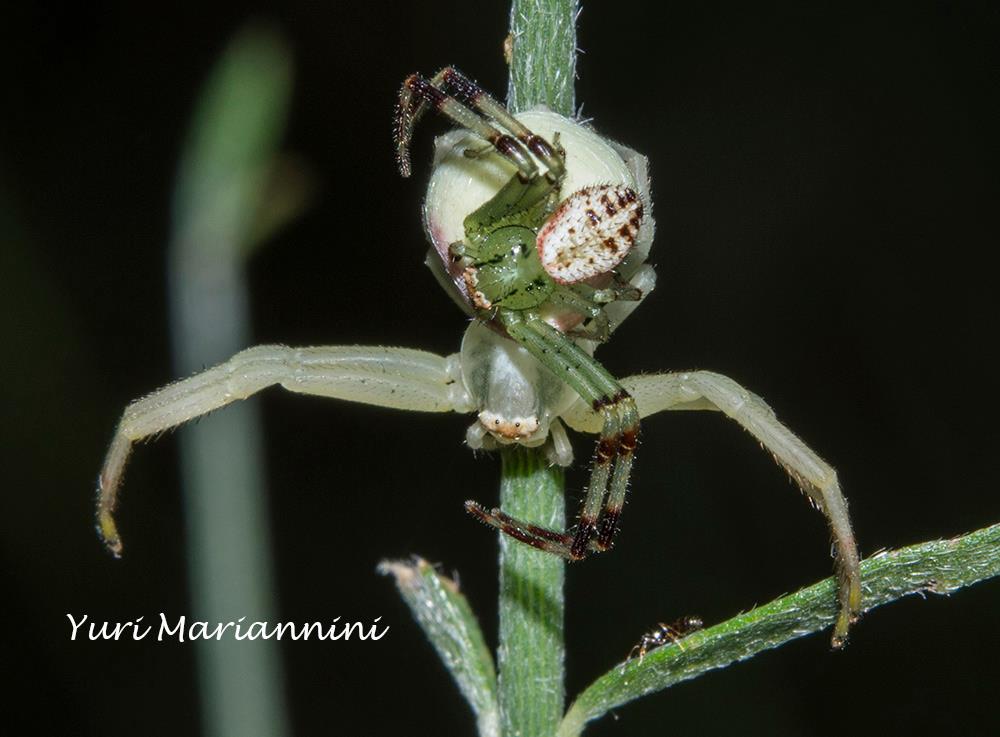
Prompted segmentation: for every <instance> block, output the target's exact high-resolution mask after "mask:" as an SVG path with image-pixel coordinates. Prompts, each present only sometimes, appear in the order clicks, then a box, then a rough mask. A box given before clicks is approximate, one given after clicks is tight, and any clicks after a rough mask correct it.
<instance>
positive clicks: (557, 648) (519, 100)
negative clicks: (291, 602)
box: [497, 0, 578, 737]
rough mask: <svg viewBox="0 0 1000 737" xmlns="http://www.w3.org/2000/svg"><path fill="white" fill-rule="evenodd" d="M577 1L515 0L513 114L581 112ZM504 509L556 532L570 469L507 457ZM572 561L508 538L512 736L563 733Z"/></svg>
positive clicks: (505, 698) (524, 452)
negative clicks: (567, 582)
mask: <svg viewBox="0 0 1000 737" xmlns="http://www.w3.org/2000/svg"><path fill="white" fill-rule="evenodd" d="M577 7H578V3H577V0H513V2H512V4H511V12H510V39H509V41H510V46H509V48H510V50H511V56H510V59H509V63H510V84H509V86H508V91H507V105H508V107H509V108H510V109H511V110H513V111H514V112H518V111H521V110H525V109H527V108H530V107H533V106H535V105H546V106H548V107H549V108H550V109H552V110H554V111H556V112H559V113H562V114H563V115H572V114H573V110H574V105H575V101H574V93H573V84H574V80H575V77H576V16H577ZM501 456H502V471H501V479H500V505H501V507H502V508H503V510H504V511H505V512H506V513H507V514H509V515H511V516H513V517H517V518H519V519H524V520H529V521H532V522H535V523H537V524H541V525H544V526H545V527H549V528H551V529H556V530H561V529H563V528H564V527H565V524H566V504H565V479H564V476H563V472H562V469H560V468H557V467H552V466H550V465H549V464H548V461H547V460H546V458H545V456H544V454H543V453H542V452H541V451H540V450H539V449H537V448H523V447H510V448H506V449H505V450H504V451H503V452H502V453H501ZM564 579H565V563H564V562H563V561H562V559H560V558H558V557H556V556H554V555H549V554H547V553H542V552H540V551H538V550H535V549H533V548H530V547H528V546H527V545H524V544H522V543H519V542H516V541H515V540H513V539H511V538H508V537H507V536H505V535H501V536H500V644H499V648H498V650H497V666H498V670H499V683H498V689H499V702H500V720H501V722H500V723H501V730H502V732H501V733H502V734H503V735H510V736H514V735H517V737H549V736H550V735H553V734H555V731H556V729H557V728H558V725H559V722H560V720H561V719H562V714H563V709H564V703H565V698H566V696H565V688H566V686H565V682H566V681H565V665H564V661H565V643H564V638H563V612H564V601H563V582H564Z"/></svg>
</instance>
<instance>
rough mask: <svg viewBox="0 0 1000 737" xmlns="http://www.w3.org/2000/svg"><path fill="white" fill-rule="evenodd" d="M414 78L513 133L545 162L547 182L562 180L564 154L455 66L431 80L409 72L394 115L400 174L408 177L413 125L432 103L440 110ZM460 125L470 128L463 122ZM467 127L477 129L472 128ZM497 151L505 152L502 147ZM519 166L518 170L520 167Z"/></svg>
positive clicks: (449, 67)
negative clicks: (395, 115) (473, 109)
mask: <svg viewBox="0 0 1000 737" xmlns="http://www.w3.org/2000/svg"><path fill="white" fill-rule="evenodd" d="M414 77H418V78H419V79H422V80H424V82H426V84H427V85H429V86H430V87H431V88H433V89H434V90H437V91H439V92H440V93H442V94H444V95H445V96H447V95H448V94H449V92H450V94H451V95H454V99H457V100H458V101H460V102H462V103H464V104H465V105H468V106H469V107H472V108H475V109H476V110H478V111H480V112H481V113H483V114H484V115H486V116H488V117H490V118H492V119H493V120H494V121H495V122H496V123H497V124H498V125H500V126H501V127H503V128H506V129H507V130H508V131H510V132H511V133H513V134H514V136H515V137H516V139H517V140H518V141H519V142H520V143H521V144H522V145H523V146H524V148H526V149H527V150H529V151H531V153H533V154H534V155H535V156H537V157H538V158H539V159H540V160H541V161H542V163H544V164H545V166H546V167H547V171H546V172H545V178H546V179H548V180H549V182H551V183H557V182H561V181H562V178H563V176H565V173H566V165H565V161H564V159H565V156H564V154H563V153H562V152H561V151H560V150H557V148H556V147H554V146H553V145H552V144H550V143H549V142H548V141H546V140H545V139H544V138H542V137H541V136H538V135H535V134H534V133H532V132H531V131H530V130H529V129H528V128H527V127H526V126H525V125H524V124H523V123H521V122H520V121H519V120H518V119H517V118H515V117H514V116H513V115H511V113H510V112H509V111H508V110H507V108H506V107H504V106H503V105H502V104H500V103H499V102H497V101H496V100H495V99H493V97H492V96H491V95H490V94H489V93H488V92H487V91H486V90H484V89H483V88H482V87H480V86H479V85H478V84H476V83H475V82H474V81H472V80H471V79H469V78H468V77H467V76H466V75H465V74H463V73H462V72H460V71H459V70H458V69H456V68H455V67H451V66H448V67H444V68H443V69H441V70H440V71H439V72H438V73H437V74H435V75H434V76H433V77H431V79H430V80H425V79H424V78H423V77H420V76H419V75H412V76H411V77H410V78H408V79H407V80H406V81H405V82H404V83H403V88H402V90H401V91H400V97H399V110H398V113H397V117H396V125H397V128H396V143H397V149H398V151H397V153H398V155H399V161H400V171H401V172H402V171H404V169H405V171H406V172H407V173H404V174H403V176H407V175H408V172H409V166H410V164H409V145H410V140H411V138H412V135H413V128H414V126H415V125H416V124H417V122H418V121H419V120H420V118H421V117H422V116H423V114H424V113H425V112H426V111H427V108H428V106H429V105H434V106H435V107H437V109H439V110H441V107H440V105H439V103H438V102H437V100H436V99H435V97H434V96H433V94H427V92H426V90H423V89H419V88H422V87H423V85H421V84H420V83H419V82H414V83H410V80H412V79H413V78H414ZM442 112H443V111H442ZM446 114H447V113H446ZM460 124H461V125H463V126H464V127H467V128H469V126H467V125H465V124H464V123H460ZM470 129H471V130H476V129H474V128H470ZM476 132H477V133H479V135H481V136H482V137H483V138H485V139H486V140H488V141H490V143H491V144H493V145H494V146H495V147H496V148H497V149H498V150H500V146H497V144H496V142H495V141H494V140H493V139H491V138H490V137H489V136H485V135H482V133H480V132H479V131H476ZM505 145H506V144H505ZM500 152H501V153H504V152H503V151H502V150H500ZM515 163H516V162H515ZM518 168H519V169H520V167H518ZM521 173H522V175H523V174H524V172H523V170H522V172H521Z"/></svg>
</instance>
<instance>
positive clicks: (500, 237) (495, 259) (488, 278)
mask: <svg viewBox="0 0 1000 737" xmlns="http://www.w3.org/2000/svg"><path fill="white" fill-rule="evenodd" d="M467 253H468V251H467ZM465 273H466V275H467V282H466V283H467V286H468V287H469V291H470V292H472V293H474V295H475V296H474V301H475V302H476V303H477V305H478V306H480V307H481V308H483V309H490V308H491V307H493V306H496V307H502V308H505V309H509V310H527V309H531V308H532V307H538V306H539V305H541V304H543V303H544V302H545V301H546V300H548V298H549V296H550V295H551V294H552V290H553V288H554V287H555V282H553V281H552V279H551V277H549V275H548V274H547V273H546V272H545V269H543V268H542V263H541V261H539V260H538V249H537V248H536V247H535V231H534V230H531V229H530V228H525V227H523V226H520V225H507V226H504V227H502V228H498V229H497V230H494V231H493V232H492V233H490V234H489V235H488V236H487V237H486V239H485V240H484V241H483V245H482V246H481V247H480V248H478V249H476V254H475V256H474V257H473V259H472V263H471V264H469V265H468V266H467V267H466V272H465Z"/></svg>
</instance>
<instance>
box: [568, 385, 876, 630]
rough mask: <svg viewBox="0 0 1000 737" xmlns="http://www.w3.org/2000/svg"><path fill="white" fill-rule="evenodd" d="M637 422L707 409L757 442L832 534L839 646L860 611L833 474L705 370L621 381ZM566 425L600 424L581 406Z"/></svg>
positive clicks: (754, 402) (764, 409)
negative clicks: (634, 406)
mask: <svg viewBox="0 0 1000 737" xmlns="http://www.w3.org/2000/svg"><path fill="white" fill-rule="evenodd" d="M621 383H622V386H624V387H625V389H626V390H627V391H628V392H629V393H631V394H632V396H633V397H634V398H635V401H636V404H637V405H638V407H639V414H640V415H641V416H642V417H647V416H649V415H652V414H655V413H657V412H661V411H663V410H680V409H685V410H691V409H712V410H718V411H721V412H723V413H724V414H725V415H726V416H728V417H729V418H731V419H733V420H735V421H736V422H738V423H739V424H740V425H741V426H742V427H743V428H744V429H746V430H747V431H748V432H749V433H750V434H751V435H753V436H754V437H755V438H757V440H759V441H760V443H761V445H763V446H764V447H765V448H766V449H767V450H768V451H769V452H770V453H771V455H772V456H774V459H775V461H777V462H778V463H779V464H780V465H781V466H782V467H783V468H784V469H785V470H786V471H788V473H789V475H790V476H791V477H792V478H793V479H795V482H796V483H797V484H798V485H799V488H801V489H802V491H804V492H805V493H806V494H807V495H808V496H809V498H810V499H811V500H812V501H813V503H814V504H815V505H816V506H817V507H818V508H819V509H820V510H821V511H822V512H823V513H824V514H825V515H826V517H827V520H828V522H829V524H830V531H831V533H832V535H833V542H834V549H835V552H836V556H835V557H836V564H837V576H838V579H839V581H840V591H839V600H840V606H841V611H840V615H839V617H838V619H837V623H836V625H835V627H834V631H833V644H834V646H835V647H839V646H840V645H841V644H843V642H844V640H845V639H846V637H847V630H848V628H849V626H850V624H851V622H853V621H854V620H855V619H856V618H857V616H858V614H860V612H861V579H860V570H859V559H858V550H857V544H856V542H855V539H854V533H853V531H852V529H851V520H850V516H849V515H848V512H847V502H846V500H845V499H844V495H843V493H842V492H841V490H840V484H839V482H838V481H837V473H836V471H834V470H833V467H832V466H830V464H828V463H827V462H826V461H824V460H823V459H822V458H820V457H819V455H817V454H816V453H815V452H814V451H813V450H812V449H811V448H810V447H809V446H807V445H806V444H805V443H803V442H802V441H801V440H800V439H799V438H798V437H797V436H796V435H795V433H793V432H792V431H791V430H789V429H788V428H787V427H785V426H784V425H783V424H782V423H781V422H779V421H778V418H777V417H776V416H775V414H774V411H773V410H772V409H771V408H770V407H768V406H767V404H766V403H765V402H764V400H762V399H761V398H760V397H758V396H757V395H756V394H754V393H753V392H750V391H748V390H747V389H745V388H743V387H742V386H740V385H739V384H737V383H736V382H735V381H733V380H732V379H730V378H728V377H726V376H723V375H721V374H716V373H712V372H710V371H689V372H678V373H669V374H648V375H640V376H630V377H628V378H625V379H622V381H621ZM563 420H564V421H565V422H566V424H567V425H569V426H570V427H572V428H573V429H575V430H579V431H582V432H592V433H593V432H600V429H601V419H600V417H599V416H598V415H597V414H595V413H594V412H592V411H591V410H590V409H589V408H588V407H586V406H584V405H583V404H582V403H578V404H576V405H574V407H573V408H572V409H571V410H570V411H569V412H567V413H565V414H564V415H563Z"/></svg>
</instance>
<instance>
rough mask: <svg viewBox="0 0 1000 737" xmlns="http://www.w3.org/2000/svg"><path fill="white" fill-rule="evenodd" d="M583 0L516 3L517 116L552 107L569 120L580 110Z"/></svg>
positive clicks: (511, 102) (510, 99)
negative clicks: (578, 82) (579, 26)
mask: <svg viewBox="0 0 1000 737" xmlns="http://www.w3.org/2000/svg"><path fill="white" fill-rule="evenodd" d="M578 8H579V3H578V2H577V0H513V2H512V3H511V8H510V35H511V40H512V55H511V62H510V82H509V84H508V87H507V106H508V107H509V108H510V109H511V110H513V111H514V112H518V111H521V110H526V109H528V108H530V107H533V106H535V105H547V106H548V107H549V108H550V109H551V110H555V111H556V112H557V113H562V114H563V115H572V114H573V113H574V111H575V109H576V99H575V95H574V89H573V87H574V82H575V81H576V16H577V13H578Z"/></svg>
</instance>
